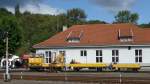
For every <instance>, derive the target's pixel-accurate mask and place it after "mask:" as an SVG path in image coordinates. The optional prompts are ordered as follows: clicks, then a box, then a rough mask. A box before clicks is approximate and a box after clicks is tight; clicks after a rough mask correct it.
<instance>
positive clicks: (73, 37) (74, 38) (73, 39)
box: [66, 31, 83, 43]
mask: <svg viewBox="0 0 150 84" xmlns="http://www.w3.org/2000/svg"><path fill="white" fill-rule="evenodd" d="M82 34H83V32H82V31H71V32H70V33H69V35H68V36H67V39H66V40H67V41H68V42H69V43H79V42H80V39H81V36H82Z"/></svg>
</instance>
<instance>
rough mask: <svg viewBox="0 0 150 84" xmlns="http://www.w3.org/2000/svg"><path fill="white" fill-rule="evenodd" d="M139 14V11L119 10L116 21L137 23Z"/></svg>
mask: <svg viewBox="0 0 150 84" xmlns="http://www.w3.org/2000/svg"><path fill="white" fill-rule="evenodd" d="M138 19H139V16H138V14H137V13H131V12H130V11H128V10H124V11H119V12H118V14H117V15H116V16H115V23H134V24H136V23H137V20H138Z"/></svg>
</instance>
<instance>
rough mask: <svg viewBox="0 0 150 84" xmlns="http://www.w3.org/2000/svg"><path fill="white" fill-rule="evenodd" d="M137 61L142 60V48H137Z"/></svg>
mask: <svg viewBox="0 0 150 84" xmlns="http://www.w3.org/2000/svg"><path fill="white" fill-rule="evenodd" d="M135 62H137V63H140V62H142V50H141V49H139V50H135Z"/></svg>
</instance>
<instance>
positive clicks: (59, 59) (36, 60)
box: [28, 54, 140, 71]
mask: <svg viewBox="0 0 150 84" xmlns="http://www.w3.org/2000/svg"><path fill="white" fill-rule="evenodd" d="M28 65H29V68H30V70H38V71H40V70H45V69H47V70H49V71H63V70H65V67H68V68H69V69H71V70H74V71H79V70H80V69H82V68H89V69H97V71H102V70H103V69H107V68H111V69H112V71H114V70H115V71H119V70H127V71H128V70H134V71H138V70H139V69H140V64H125V63H124V64H123V63H122V64H120V63H117V64H106V63H86V64H84V63H79V62H75V61H74V60H73V61H72V62H71V63H70V64H65V62H64V56H63V54H59V55H58V56H56V57H55V59H54V60H53V61H52V62H51V63H45V62H44V58H43V56H38V55H37V56H33V57H30V58H29V64H28Z"/></svg>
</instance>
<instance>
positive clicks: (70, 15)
mask: <svg viewBox="0 0 150 84" xmlns="http://www.w3.org/2000/svg"><path fill="white" fill-rule="evenodd" d="M66 16H67V19H68V21H67V22H68V24H67V25H68V26H72V25H74V24H84V23H85V19H86V14H85V12H84V10H82V9H80V8H73V9H70V10H68V11H67V14H66Z"/></svg>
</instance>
